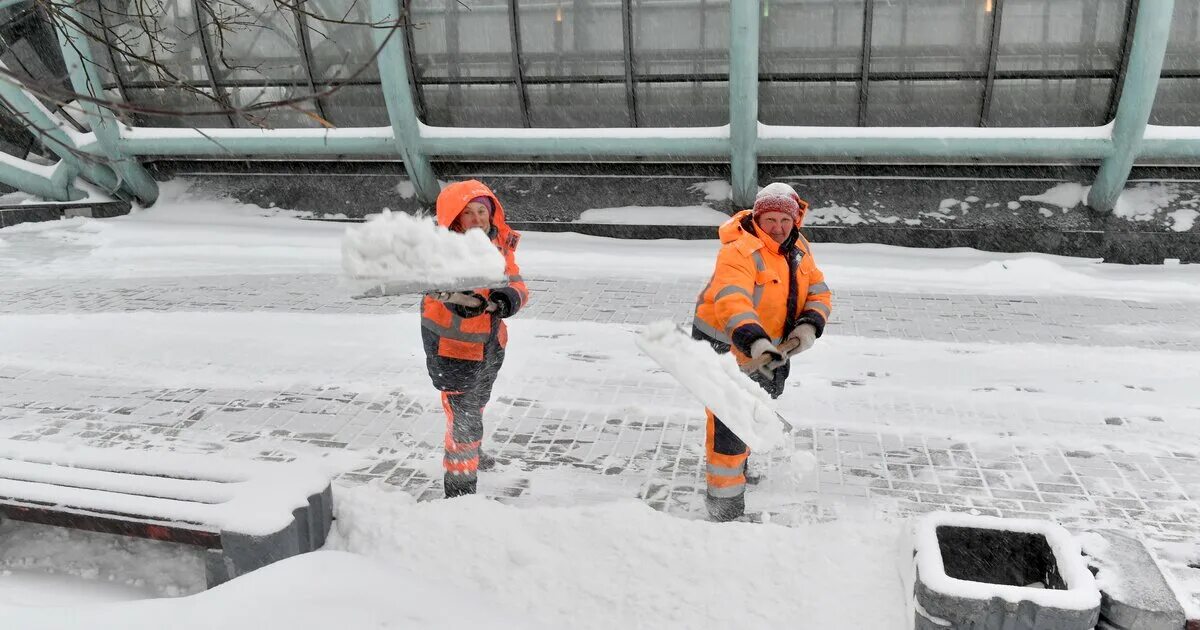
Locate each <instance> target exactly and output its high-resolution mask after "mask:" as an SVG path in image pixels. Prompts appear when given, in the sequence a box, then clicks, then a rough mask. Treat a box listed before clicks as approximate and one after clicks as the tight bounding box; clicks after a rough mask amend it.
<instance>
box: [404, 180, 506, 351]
mask: <svg viewBox="0 0 1200 630" xmlns="http://www.w3.org/2000/svg"><path fill="white" fill-rule="evenodd" d="M476 197H488V198H490V199H491V200H492V207H493V208H495V210H494V211H493V212H492V229H491V233H490V234H489V236H490V237H491V239H492V243H493V244H495V245H496V248H497V249H498V250H500V253H501V254H503V255H504V273H505V275H506V276H507V279H508V283H507V286H505V287H503V288H499V289H490V290H489V289H476V290H475V292H476V293H478V294H479V295H481V296H483V297H484V298H487V297H489V296H490V295H491V294H492V293H494V292H499V293H501V294H502V295H503V296H504V298H506V300H507V302H508V304H509V306H510V307H511V308H510V310H509V312H508V313H507V315H512V314H514V313H516V312H517V311H518V310H520V309H521V307H522V306H524V305H525V303H526V302H528V301H529V289H528V288H527V287H526V286H525V281H524V280H523V279H522V278H521V269H520V268H519V267H518V266H517V259H516V251H517V243H518V242H519V241H520V240H521V235H520V234H519V233H518V232H516V231H514V230H513V229H511V228H509V227H508V224H507V223H506V222H505V220H504V208H503V207H502V206H501V205H500V200H499V199H497V198H496V195H495V194H494V193H493V192H492V190H491V189H490V188H488V187H487V186H486V185H484V184H483V183H481V182H478V181H475V180H473V179H472V180H467V181H464V182H456V183H454V184H451V185H449V186H447V187H445V188H443V189H442V192H441V194H439V195H438V200H437V222H438V225H441V226H443V227H447V228H448V227H450V226H451V225H452V224H453V223H454V220H455V219H457V218H458V215H460V214H462V211H463V210H464V209H465V208H466V207H467V204H468V203H470V202H471V200H472V199H474V198H476ZM421 326H422V327H423V328H425V329H426V330H428V331H430V332H432V333H434V335H435V336H436V338H437V344H436V351H437V355H438V356H440V357H446V358H450V359H464V360H467V361H482V360H483V358H484V356H483V351H484V346H485V345H486V344H487V342H488V341H489V340H490V339H492V338H493V337H495V338H497V340H498V341H499V343H500V347H504V346H505V345H506V344H507V343H508V329H507V327H506V326H505V325H504V322H503V321H502V320H501V318H500V317H497V316H496V315H495V314H494V313H487V312H485V313H483V314H482V315H478V316H475V317H469V318H463V317H460V316H458V315H456V314H455V313H454V312H453V311H451V310H450V309H448V308H446V305H445V304H443V303H442V302H440V301H438V300H435V299H433V298H431V297H429V296H426V297H425V299H424V300H423V301H422V302H421Z"/></svg>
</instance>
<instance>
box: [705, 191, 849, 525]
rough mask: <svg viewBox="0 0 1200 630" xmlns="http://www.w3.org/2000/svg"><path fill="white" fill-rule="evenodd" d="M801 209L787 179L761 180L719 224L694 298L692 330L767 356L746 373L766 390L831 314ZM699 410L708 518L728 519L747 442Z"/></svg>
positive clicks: (742, 352)
mask: <svg viewBox="0 0 1200 630" xmlns="http://www.w3.org/2000/svg"><path fill="white" fill-rule="evenodd" d="M806 210H808V204H807V203H805V202H804V201H802V200H801V199H800V196H799V195H797V194H796V191H795V190H792V187H791V186H788V185H787V184H780V183H776V184H771V185H769V186H767V187H765V188H763V189H762V191H761V192H759V194H758V198H757V199H756V200H755V202H754V208H753V209H752V210H743V211H742V212H739V213H738V214H736V215H734V216H733V217H732V218H730V219H729V221H726V222H725V224H723V225H722V226H721V228H720V230H719V235H720V238H721V251H720V253H718V254H717V264H716V267H715V269H714V270H713V275H712V279H711V280H709V282H708V286H706V287H705V288H704V290H703V291H701V292H700V296H699V298H698V299H697V300H696V316H695V319H694V320H693V325H692V336H693V337H694V338H696V339H701V340H704V341H707V342H709V343H710V344H712V346H713V348H714V349H715V350H716V351H717V352H722V353H724V352H730V351H732V352H733V354H734V356H735V357H736V358H737V361H738V364H739V365H740V364H743V363H746V362H747V361H749V360H750V359H751V358H756V357H760V356H764V355H765V356H767V357H769V358H770V361H769V362H768V363H767V364H766V365H765V366H764V367H763V368H762V369H761V370H760V371H759V372H755V373H753V374H751V378H753V379H754V380H755V381H756V382H757V383H758V384H759V385H760V386H762V388H763V389H765V390H767V393H769V394H770V395H771V397H772V398H777V397H779V395H780V394H782V393H783V386H784V381H786V380H787V377H788V372H789V368H790V366H789V365H788V359H789V358H790V356H792V355H795V354H798V353H800V352H803V351H805V350H808V349H809V348H811V347H812V346H813V343H814V342H815V341H816V339H817V338H818V337H820V336H821V333H822V332H823V331H824V329H825V322H826V320H828V319H829V313H830V307H831V301H830V300H831V297H832V294H831V293H830V292H829V287H828V286H827V285H826V284H825V275H824V274H823V273H821V270H820V269H819V268H818V267H817V263H816V261H815V260H814V259H813V256H812V251H811V249H810V247H809V244H808V241H807V240H805V238H804V236H803V235H801V234H800V230H799V226H800V223H801V222H802V221H803V217H804V212H805V211H806ZM785 339H794V340H795V341H796V342H798V343H797V346H796V347H795V348H794V349H793V350H791V351H790V352H789V353H788V356H784V353H783V352H781V351H780V350H779V346H780V345H781V344H782V343H783V341H784V340H785ZM705 413H706V414H707V416H708V432H707V439H706V450H707V454H708V469H707V482H708V490H707V493H706V495H705V503H706V504H707V506H708V512H709V515H710V516H711V517H712V518H713V519H714V520H718V521H728V520H733V519H735V518H738V517H740V516H742V514H743V513H744V512H745V509H746V500H745V496H746V476H745V466H746V457H747V456H748V455H749V449H747V448H746V444H745V443H744V442H742V441H741V439H739V438H738V437H737V436H736V435H734V433H733V432H732V431H730V430H729V428H728V427H726V426H725V425H724V424H723V423H722V422H721V419H720V418H717V417H716V416H714V415H713V413H712V411H710V410H708V409H705Z"/></svg>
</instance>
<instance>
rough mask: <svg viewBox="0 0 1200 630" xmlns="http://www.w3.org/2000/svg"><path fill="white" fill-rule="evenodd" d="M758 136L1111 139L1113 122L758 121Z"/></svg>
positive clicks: (785, 137)
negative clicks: (785, 123) (865, 123)
mask: <svg viewBox="0 0 1200 630" xmlns="http://www.w3.org/2000/svg"><path fill="white" fill-rule="evenodd" d="M758 137H759V139H763V140H765V139H776V140H813V139H818V138H862V139H867V138H899V139H914V140H915V139H922V138H940V139H947V140H951V139H964V140H989V139H1009V140H1021V139H1033V138H1037V139H1061V140H1108V139H1109V138H1111V137H1112V123H1109V124H1107V125H1104V126H1103V127H987V128H982V127H789V126H781V125H767V124H763V123H758Z"/></svg>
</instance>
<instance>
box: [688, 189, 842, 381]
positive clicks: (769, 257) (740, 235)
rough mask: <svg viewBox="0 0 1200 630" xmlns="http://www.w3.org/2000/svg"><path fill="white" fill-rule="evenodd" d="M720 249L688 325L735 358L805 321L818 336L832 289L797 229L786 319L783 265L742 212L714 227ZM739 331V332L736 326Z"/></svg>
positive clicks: (784, 259)
mask: <svg viewBox="0 0 1200 630" xmlns="http://www.w3.org/2000/svg"><path fill="white" fill-rule="evenodd" d="M718 233H719V235H720V237H721V243H722V245H721V251H720V252H719V253H718V254H717V262H716V266H715V268H714V269H713V274H712V278H711V279H710V280H709V282H708V285H707V286H705V287H704V290H703V291H701V292H700V295H699V296H698V297H697V299H696V316H695V321H694V325H695V327H696V329H697V330H699V331H700V332H702V333H703V334H704V335H705V336H707V337H709V338H710V339H712V340H713V341H718V342H721V343H725V344H730V345H731V346H733V348H734V350H735V353H734V354H735V356H737V358H738V361H739V362H744V361H746V360H747V356H746V355H747V354H748V352H749V344H750V343H753V341H754V340H755V339H756V338H761V337H766V338H768V339H770V340H771V342H772V343H774V344H776V345H778V344H779V343H781V342H782V341H783V339H784V337H785V336H786V335H787V334H788V333H790V332H791V331H790V330H785V328H786V327H787V325H788V323H789V319H790V321H791V322H792V323H793V325H798V324H801V323H811V324H813V326H814V327H815V328H816V329H817V334H818V336H819V335H820V334H821V333H822V332H823V331H824V328H825V322H826V321H827V320H828V319H829V314H830V312H831V310H832V293H831V292H830V290H829V286H828V285H827V284H825V274H823V273H821V270H820V268H818V267H817V263H816V260H815V259H814V258H813V255H812V251H811V248H810V246H809V243H808V241H807V240H805V238H804V237H803V236H802V235H800V234H799V232H798V231H797V232H796V234H795V248H796V257H797V261H796V267H795V268H796V274H795V278H796V292H797V298H796V300H795V304H796V312H795V313H793V317H791V318H789V317H788V313H787V310H788V307H787V302H788V299H787V297H788V284H789V283H788V275H789V265H788V260H787V257H786V256H785V254H783V253H780V251H779V245H778V244H776V243H775V241H774V239H772V238H771V237H770V236H768V235H767V234H765V233H764V232H762V231H761V230H760V229H759V227H758V225H757V224H756V223H754V221H753V219H752V211H750V210H743V211H742V212H739V213H738V214H736V215H734V216H733V217H732V218H730V220H729V221H726V222H725V223H724V224H723V225H721V228H720V230H719V232H718ZM740 329H741V333H740V334H739V330H740Z"/></svg>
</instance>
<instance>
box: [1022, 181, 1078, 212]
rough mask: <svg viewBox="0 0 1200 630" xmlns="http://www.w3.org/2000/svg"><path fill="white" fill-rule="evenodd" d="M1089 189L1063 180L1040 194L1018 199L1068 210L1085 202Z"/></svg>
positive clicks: (1023, 196)
mask: <svg viewBox="0 0 1200 630" xmlns="http://www.w3.org/2000/svg"><path fill="white" fill-rule="evenodd" d="M1091 189H1092V187H1091V186H1084V185H1083V184H1077V183H1075V182H1063V183H1061V184H1058V185H1056V186H1055V187H1054V188H1051V189H1050V190H1047V191H1046V192H1044V193H1042V194H1040V195H1021V197H1020V199H1021V201H1033V202H1037V203H1044V204H1049V205H1052V206H1058V207H1059V208H1062V209H1063V210H1068V209H1070V208H1074V207H1075V206H1078V205H1079V204H1082V203H1087V196H1088V191H1090V190H1091ZM1009 208H1012V202H1009Z"/></svg>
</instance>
